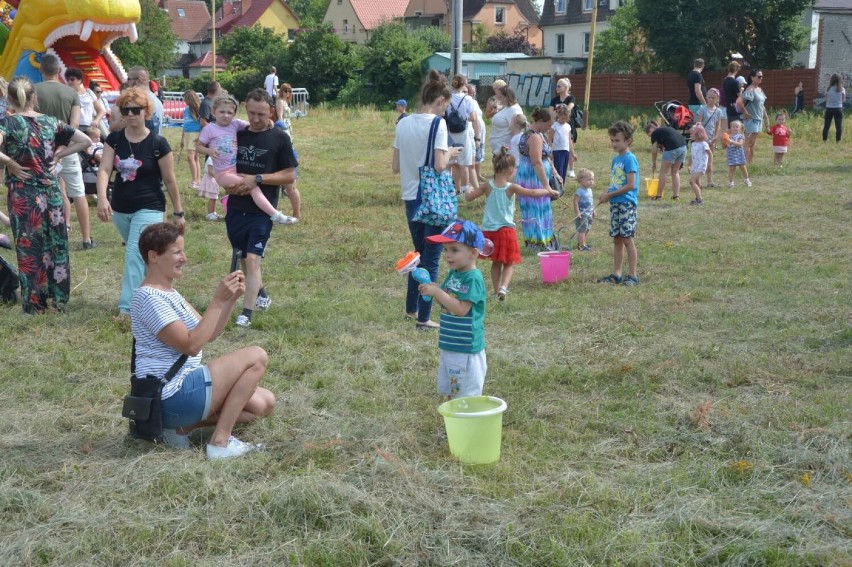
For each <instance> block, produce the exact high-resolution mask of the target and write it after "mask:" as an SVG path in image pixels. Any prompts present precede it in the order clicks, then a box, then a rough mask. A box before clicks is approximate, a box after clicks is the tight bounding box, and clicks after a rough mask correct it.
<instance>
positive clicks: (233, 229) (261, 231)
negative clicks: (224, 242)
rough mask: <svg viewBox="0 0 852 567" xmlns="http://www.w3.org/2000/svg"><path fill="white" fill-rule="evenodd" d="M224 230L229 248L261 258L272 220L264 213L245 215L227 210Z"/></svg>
mask: <svg viewBox="0 0 852 567" xmlns="http://www.w3.org/2000/svg"><path fill="white" fill-rule="evenodd" d="M225 228H226V229H227V231H228V240H230V241H231V246H232V247H233V248H235V249H237V250H240V251H241V252H242V253H243V256H242V257H243V258H245V257H246V254H254V255H255V256H260V257H261V258H262V257H263V255H264V253H265V252H266V244H267V242H268V241H269V236H270V235H271V234H272V219H270V218H269V215H267V214H266V213H246V212H243V211H235V210H233V209H228V213H227V214H226V215H225Z"/></svg>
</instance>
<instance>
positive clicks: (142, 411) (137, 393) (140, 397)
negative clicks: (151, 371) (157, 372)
mask: <svg viewBox="0 0 852 567" xmlns="http://www.w3.org/2000/svg"><path fill="white" fill-rule="evenodd" d="M186 359H187V356H186V355H185V354H182V355H180V356H179V357H178V359H177V360H176V361H175V363H174V364H172V367H171V368H169V371H168V372H166V374H165V376H163V377H162V378H157V377H156V376H151V375H147V376H145V377H144V378H138V377H137V376H136V339H135V338H134V339H133V352H132V353H131V355H130V394H129V395H127V396H125V397H124V406H123V407H122V408H121V416H122V417H126V418H127V419H129V420H130V436H131V437H133V438H134V439H144V440H145V441H151V442H153V443H162V442H163V441H164V439H163V412H162V403H163V401H162V398H161V395H162V393H163V386H165V385H166V384H168V383H169V382H170V381H171V380H172V378H174V377H175V374H177V372H178V370H180V369H181V367H182V366H183V365H184V363H185V362H186Z"/></svg>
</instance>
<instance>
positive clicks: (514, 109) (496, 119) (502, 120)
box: [489, 104, 524, 154]
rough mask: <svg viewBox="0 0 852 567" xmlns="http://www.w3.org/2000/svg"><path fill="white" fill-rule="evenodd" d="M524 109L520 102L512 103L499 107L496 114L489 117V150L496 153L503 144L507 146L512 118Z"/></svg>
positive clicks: (510, 137) (510, 136)
mask: <svg viewBox="0 0 852 567" xmlns="http://www.w3.org/2000/svg"><path fill="white" fill-rule="evenodd" d="M523 113H524V109H523V108H521V105H520V104H513V105H512V106H507V107H505V108H503V109H501V110H500V111H499V112H498V113H497V114H495V115H494V116H492V117H491V138H490V140H489V143H490V144H491V152H492V153H495V154H496V153H497V152H499V151H500V148H501V147H503V146H507V147H508V146H509V141H510V140H511V139H512V120H514V118H515V116H517V115H518V114H523Z"/></svg>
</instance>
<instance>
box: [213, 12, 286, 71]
mask: <svg viewBox="0 0 852 567" xmlns="http://www.w3.org/2000/svg"><path fill="white" fill-rule="evenodd" d="M287 45H288V41H287V38H286V37H285V36H283V35H280V34H277V33H275V30H273V29H272V28H266V27H263V26H261V25H259V24H255V25H253V26H252V27H250V28H247V27H236V28H233V29H232V30H231V32H230V33H228V35H226V36H224V37H223V38H222V40H221V42H220V44H219V52H220V53H221V55H222V56H223V57H225V58H226V59H227V60H228V69H232V70H237V69H257V70H260V71H262V72H263V75H266V73H267V68H268V67H269V66H270V65H275V62H276V61H279V60H280V59H281V58H282V57H283V56H284V53H285V52H286V51H287Z"/></svg>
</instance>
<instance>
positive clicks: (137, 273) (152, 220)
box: [112, 209, 163, 315]
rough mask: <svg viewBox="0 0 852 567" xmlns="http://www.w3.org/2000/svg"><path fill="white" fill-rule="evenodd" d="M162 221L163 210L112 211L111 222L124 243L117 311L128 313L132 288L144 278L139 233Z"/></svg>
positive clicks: (143, 263)
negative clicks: (122, 268) (122, 272)
mask: <svg viewBox="0 0 852 567" xmlns="http://www.w3.org/2000/svg"><path fill="white" fill-rule="evenodd" d="M158 222H163V211H152V210H151V209H141V210H139V211H136V212H135V213H118V212H116V211H113V212H112V224H114V225H115V228H117V229H118V233H119V234H120V235H121V238H122V239H123V240H124V242H125V243H126V248H125V250H124V274H123V275H122V277H121V295H120V296H119V298H118V312H119V313H124V314H127V315H129V314H130V300H131V299H132V298H133V290H134V289H136V288H137V287H139V284H141V283H142V280H143V279H145V262H143V261H142V255H141V254H140V253H139V235H140V234H142V231H143V230H145V227H147V226H149V225H152V224H156V223H158Z"/></svg>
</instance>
